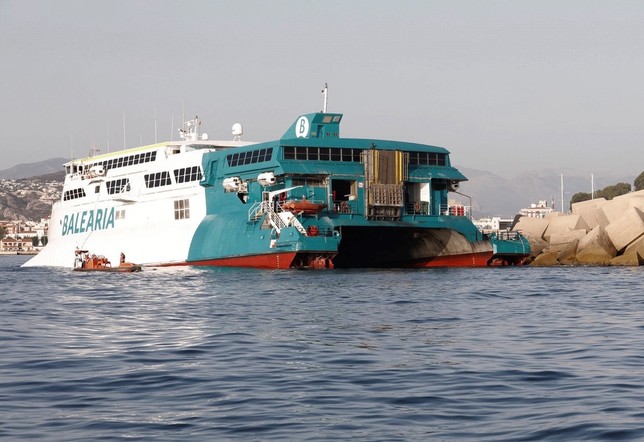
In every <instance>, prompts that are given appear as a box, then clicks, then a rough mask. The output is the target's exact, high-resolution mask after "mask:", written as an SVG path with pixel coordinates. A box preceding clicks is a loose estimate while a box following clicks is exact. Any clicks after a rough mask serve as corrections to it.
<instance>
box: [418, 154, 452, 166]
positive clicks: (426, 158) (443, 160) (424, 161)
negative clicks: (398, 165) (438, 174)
mask: <svg viewBox="0 0 644 442" xmlns="http://www.w3.org/2000/svg"><path fill="white" fill-rule="evenodd" d="M409 164H418V165H419V166H447V154H444V153H436V152H409Z"/></svg>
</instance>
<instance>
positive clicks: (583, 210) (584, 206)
mask: <svg viewBox="0 0 644 442" xmlns="http://www.w3.org/2000/svg"><path fill="white" fill-rule="evenodd" d="M607 202H608V201H606V200H605V199H604V198H596V199H594V200H588V201H582V202H580V203H574V204H573V205H572V214H573V215H579V216H580V217H581V218H582V219H583V220H584V221H585V223H586V224H587V225H588V228H589V229H594V228H595V227H597V226H598V225H599V220H598V219H597V213H602V214H603V212H601V211H598V210H597V209H598V208H601V207H603V206H604V205H606V203H607ZM606 225H608V223H606Z"/></svg>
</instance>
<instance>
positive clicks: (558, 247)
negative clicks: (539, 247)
mask: <svg viewBox="0 0 644 442" xmlns="http://www.w3.org/2000/svg"><path fill="white" fill-rule="evenodd" d="M584 236H586V230H569V231H562V232H560V233H553V234H552V235H550V251H553V252H561V251H562V250H563V249H564V247H566V246H567V245H568V244H570V243H571V242H573V241H575V240H580V239H581V238H583V237H584Z"/></svg>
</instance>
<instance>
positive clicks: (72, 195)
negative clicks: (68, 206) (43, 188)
mask: <svg viewBox="0 0 644 442" xmlns="http://www.w3.org/2000/svg"><path fill="white" fill-rule="evenodd" d="M84 196H85V189H71V190H67V191H65V194H64V195H63V201H68V200H75V199H76V198H83V197H84Z"/></svg>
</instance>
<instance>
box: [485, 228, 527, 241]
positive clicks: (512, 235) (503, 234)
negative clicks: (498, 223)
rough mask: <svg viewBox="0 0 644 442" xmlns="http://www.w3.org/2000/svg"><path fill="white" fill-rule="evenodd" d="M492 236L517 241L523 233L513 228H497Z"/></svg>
mask: <svg viewBox="0 0 644 442" xmlns="http://www.w3.org/2000/svg"><path fill="white" fill-rule="evenodd" d="M491 236H494V237H495V238H496V239H499V240H504V241H517V240H519V239H520V238H521V234H520V233H519V232H515V231H513V230H497V231H495V232H493V233H491Z"/></svg>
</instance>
